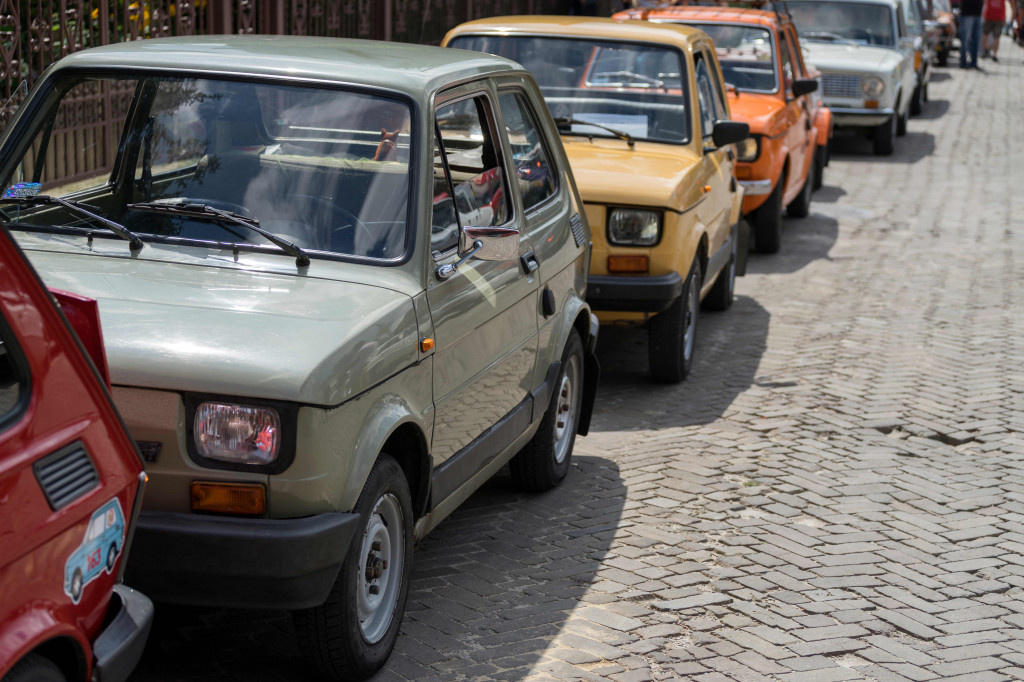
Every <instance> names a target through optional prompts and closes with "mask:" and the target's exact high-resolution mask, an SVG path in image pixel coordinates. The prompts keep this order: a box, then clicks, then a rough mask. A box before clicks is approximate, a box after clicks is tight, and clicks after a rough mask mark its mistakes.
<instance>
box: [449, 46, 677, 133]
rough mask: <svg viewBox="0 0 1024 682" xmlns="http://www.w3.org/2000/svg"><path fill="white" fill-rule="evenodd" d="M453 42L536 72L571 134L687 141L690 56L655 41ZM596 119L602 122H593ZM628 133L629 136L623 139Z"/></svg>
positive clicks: (554, 112) (548, 100)
mask: <svg viewBox="0 0 1024 682" xmlns="http://www.w3.org/2000/svg"><path fill="white" fill-rule="evenodd" d="M450 47H458V48H462V49H464V50H475V51H477V52H487V53H490V54H496V55H499V56H502V57H508V58H509V59H514V60H515V61H517V62H519V63H520V64H522V65H523V66H525V67H526V68H527V69H529V70H530V71H532V72H533V75H534V77H535V78H536V79H537V83H538V84H539V85H540V89H541V92H542V93H543V94H544V100H545V102H546V103H547V105H548V108H549V109H550V110H551V114H552V115H553V116H554V117H555V118H556V119H567V120H571V121H572V122H571V123H570V124H568V125H569V128H568V129H569V131H570V132H571V133H578V134H586V135H593V136H595V137H622V135H619V134H616V133H613V132H610V131H609V130H608V129H609V128H610V129H612V130H614V131H616V132H617V133H624V134H625V135H628V136H629V137H631V138H633V139H636V140H650V141H654V142H670V143H675V144H684V143H686V142H688V141H689V139H690V126H689V116H690V114H689V113H688V111H687V105H686V103H687V101H688V100H687V98H686V86H685V83H686V82H687V74H686V71H685V68H684V66H683V60H682V55H681V54H680V53H679V52H678V51H677V50H674V49H672V48H669V47H665V46H662V45H655V44H642V43H619V42H608V41H600V40H593V39H589V38H588V39H578V38H554V37H545V36H529V37H519V36H495V35H475V36H474V35H467V36H458V37H456V38H455V39H454V40H453V41H452V42H451V43H450ZM586 121H590V122H592V123H595V124H599V125H601V126H603V127H598V126H597V125H592V126H591V125H587V124H586ZM623 139H625V138H623Z"/></svg>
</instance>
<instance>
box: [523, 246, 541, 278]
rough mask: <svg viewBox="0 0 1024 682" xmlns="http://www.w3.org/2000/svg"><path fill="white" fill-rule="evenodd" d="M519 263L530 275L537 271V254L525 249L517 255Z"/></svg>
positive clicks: (538, 264)
mask: <svg viewBox="0 0 1024 682" xmlns="http://www.w3.org/2000/svg"><path fill="white" fill-rule="evenodd" d="M519 263H520V264H521V265H522V266H523V272H525V273H526V274H527V275H531V274H533V273H534V272H536V271H537V268H539V267H540V262H539V261H538V260H537V254H535V253H534V252H533V251H527V252H526V253H524V254H523V255H522V256H520V257H519Z"/></svg>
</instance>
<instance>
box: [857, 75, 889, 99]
mask: <svg viewBox="0 0 1024 682" xmlns="http://www.w3.org/2000/svg"><path fill="white" fill-rule="evenodd" d="M860 89H861V92H863V93H864V94H865V95H867V96H868V97H878V96H879V95H881V94H882V93H883V92H885V81H883V80H882V79H881V78H879V77H878V76H865V77H864V78H862V79H861V81H860Z"/></svg>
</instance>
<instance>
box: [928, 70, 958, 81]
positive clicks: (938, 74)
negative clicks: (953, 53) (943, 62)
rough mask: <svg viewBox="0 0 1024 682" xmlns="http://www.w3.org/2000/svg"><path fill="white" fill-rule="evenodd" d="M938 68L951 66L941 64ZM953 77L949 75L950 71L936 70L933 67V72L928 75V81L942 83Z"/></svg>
mask: <svg viewBox="0 0 1024 682" xmlns="http://www.w3.org/2000/svg"><path fill="white" fill-rule="evenodd" d="M938 68H940V69H941V68H949V67H941V66H940V67H938ZM952 79H953V77H952V76H951V75H949V73H948V72H946V71H936V70H935V69H932V71H931V73H930V74H929V75H928V82H929V83H941V82H943V81H948V80H952Z"/></svg>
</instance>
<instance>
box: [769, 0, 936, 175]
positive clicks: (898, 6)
mask: <svg viewBox="0 0 1024 682" xmlns="http://www.w3.org/2000/svg"><path fill="white" fill-rule="evenodd" d="M786 5H787V7H788V8H789V11H790V13H791V14H792V16H793V23H794V24H796V28H797V32H798V33H799V35H800V42H801V44H802V45H803V47H804V57H805V59H806V61H808V62H810V63H811V64H813V65H814V66H815V67H816V68H817V69H818V70H819V71H820V72H821V74H822V75H821V84H822V93H821V94H822V99H823V100H824V104H825V106H827V107H828V108H829V109H831V110H832V116H833V120H834V121H835V125H836V126H837V127H840V128H843V127H849V128H862V129H864V130H865V131H866V132H867V133H868V134H869V135H870V136H871V138H872V141H873V143H874V151H875V153H876V154H883V155H887V154H892V152H893V149H894V147H895V145H896V137H897V136H898V135H904V134H905V133H906V132H907V118H908V117H909V116H910V107H911V101H912V99H913V95H914V91H915V89H916V87H917V74H916V72H915V70H914V37H913V36H912V35H910V34H909V33H908V29H907V21H906V18H905V17H904V13H903V6H902V3H901V2H899V0H791V1H790V2H787V3H786Z"/></svg>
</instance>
